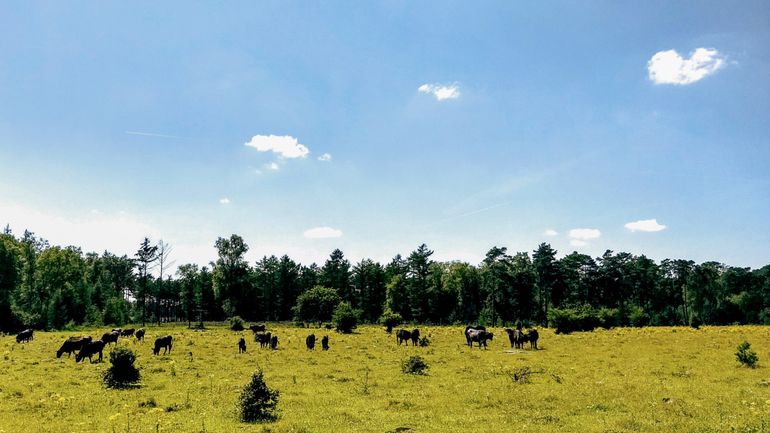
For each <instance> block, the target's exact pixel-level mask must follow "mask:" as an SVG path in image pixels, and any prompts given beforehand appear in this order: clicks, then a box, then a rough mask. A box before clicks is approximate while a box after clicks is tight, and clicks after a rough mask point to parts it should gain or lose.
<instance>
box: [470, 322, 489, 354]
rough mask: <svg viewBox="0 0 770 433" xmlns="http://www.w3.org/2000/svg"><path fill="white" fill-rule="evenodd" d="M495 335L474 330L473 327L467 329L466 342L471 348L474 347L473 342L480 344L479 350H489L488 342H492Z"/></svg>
mask: <svg viewBox="0 0 770 433" xmlns="http://www.w3.org/2000/svg"><path fill="white" fill-rule="evenodd" d="M492 337H494V335H493V334H492V333H491V332H487V331H485V330H481V329H474V328H473V327H472V326H466V327H465V341H466V342H467V343H468V346H469V347H473V342H477V343H479V349H480V348H481V346H482V345H483V346H484V349H485V350H486V348H487V340H491V339H492Z"/></svg>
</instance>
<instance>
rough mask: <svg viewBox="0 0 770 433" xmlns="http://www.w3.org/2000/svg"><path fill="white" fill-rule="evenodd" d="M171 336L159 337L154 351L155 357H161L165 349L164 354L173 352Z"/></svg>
mask: <svg viewBox="0 0 770 433" xmlns="http://www.w3.org/2000/svg"><path fill="white" fill-rule="evenodd" d="M171 340H172V338H171V336H170V335H166V336H165V337H158V338H156V339H155V347H154V348H153V349H152V354H153V355H160V349H163V354H164V355H165V354H166V353H168V352H171Z"/></svg>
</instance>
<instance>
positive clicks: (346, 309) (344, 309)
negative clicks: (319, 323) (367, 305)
mask: <svg viewBox="0 0 770 433" xmlns="http://www.w3.org/2000/svg"><path fill="white" fill-rule="evenodd" d="M360 314H361V313H360V312H359V311H358V310H356V309H354V308H353V307H351V306H350V304H348V303H347V302H340V303H339V305H337V308H336V309H335V310H334V314H333V315H332V323H334V327H335V328H336V329H337V331H339V332H342V333H343V334H350V333H351V332H353V329H355V328H356V326H357V325H358V317H359V316H360Z"/></svg>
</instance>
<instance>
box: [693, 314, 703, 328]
mask: <svg viewBox="0 0 770 433" xmlns="http://www.w3.org/2000/svg"><path fill="white" fill-rule="evenodd" d="M702 324H703V322H702V321H701V320H700V317H698V316H693V317H692V318H690V326H691V327H692V328H693V329H700V325H702Z"/></svg>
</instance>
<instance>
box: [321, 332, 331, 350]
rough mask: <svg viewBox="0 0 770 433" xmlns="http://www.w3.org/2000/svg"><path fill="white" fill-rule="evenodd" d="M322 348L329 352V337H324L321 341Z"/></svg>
mask: <svg viewBox="0 0 770 433" xmlns="http://www.w3.org/2000/svg"><path fill="white" fill-rule="evenodd" d="M321 348H322V349H323V350H329V336H328V335H324V336H323V338H322V339H321Z"/></svg>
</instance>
